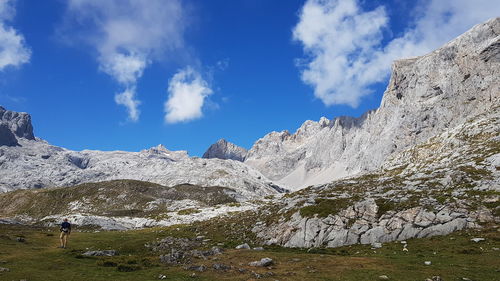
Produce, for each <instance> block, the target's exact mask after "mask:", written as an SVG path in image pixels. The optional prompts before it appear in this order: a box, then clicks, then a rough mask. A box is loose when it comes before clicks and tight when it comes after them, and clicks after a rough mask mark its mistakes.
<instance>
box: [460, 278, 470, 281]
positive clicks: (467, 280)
mask: <svg viewBox="0 0 500 281" xmlns="http://www.w3.org/2000/svg"><path fill="white" fill-rule="evenodd" d="M462 281H472V279H469V278H466V277H463V278H462Z"/></svg>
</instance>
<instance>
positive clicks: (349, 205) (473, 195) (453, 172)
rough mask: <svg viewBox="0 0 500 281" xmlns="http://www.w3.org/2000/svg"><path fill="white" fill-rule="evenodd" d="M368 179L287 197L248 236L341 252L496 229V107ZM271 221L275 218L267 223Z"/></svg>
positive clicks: (499, 115)
mask: <svg viewBox="0 0 500 281" xmlns="http://www.w3.org/2000/svg"><path fill="white" fill-rule="evenodd" d="M493 109H494V110H493V111H492V112H489V113H484V114H481V115H479V116H476V117H474V118H471V119H469V120H468V121H467V122H465V123H464V124H461V125H459V126H457V127H455V128H452V129H450V130H449V131H447V132H445V133H443V134H440V135H437V136H435V137H433V138H431V139H429V140H428V141H426V142H423V143H421V144H419V145H416V146H413V147H411V148H409V149H407V150H404V151H402V152H400V153H398V154H396V155H393V157H392V158H391V159H389V160H388V161H387V162H386V164H385V166H384V170H383V171H381V172H380V173H373V174H366V175H364V176H361V177H354V178H350V179H345V180H341V181H336V182H334V183H331V184H328V185H320V186H316V187H311V188H307V189H304V190H301V191H300V192H295V193H291V194H289V195H286V196H285V197H284V198H283V199H281V200H277V201H276V202H274V203H273V204H272V206H269V207H268V208H267V209H266V208H264V209H263V210H262V211H261V214H259V215H258V216H261V215H262V216H263V217H267V221H265V220H263V221H261V222H260V223H257V225H256V226H255V227H254V228H253V231H254V232H255V233H256V234H257V236H258V237H259V238H260V239H262V240H263V241H264V242H265V243H267V244H278V245H282V246H287V247H338V246H343V245H350V244H356V243H362V244H370V243H383V242H389V241H394V240H406V239H410V238H421V237H430V236H435V235H445V234H448V233H451V232H453V231H457V230H461V229H464V228H476V227H481V224H484V223H493V224H497V223H498V222H500V111H499V109H500V107H498V106H497V107H495V108H493ZM270 214H272V215H270Z"/></svg>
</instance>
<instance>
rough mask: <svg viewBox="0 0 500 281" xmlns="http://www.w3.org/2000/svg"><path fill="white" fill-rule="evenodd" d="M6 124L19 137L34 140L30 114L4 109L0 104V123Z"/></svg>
mask: <svg viewBox="0 0 500 281" xmlns="http://www.w3.org/2000/svg"><path fill="white" fill-rule="evenodd" d="M1 123H3V124H6V125H7V126H8V127H9V129H10V130H11V132H12V133H13V134H14V135H15V136H17V137H19V138H25V139H28V140H34V139H35V136H34V135H33V126H32V125H31V116H30V115H29V114H28V113H24V112H15V111H10V110H6V109H5V108H3V107H1V106H0V124H1Z"/></svg>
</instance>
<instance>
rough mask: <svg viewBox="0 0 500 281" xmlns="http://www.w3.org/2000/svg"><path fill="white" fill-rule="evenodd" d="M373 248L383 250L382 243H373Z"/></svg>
mask: <svg viewBox="0 0 500 281" xmlns="http://www.w3.org/2000/svg"><path fill="white" fill-rule="evenodd" d="M372 248H375V249H379V248H382V243H379V242H374V243H372Z"/></svg>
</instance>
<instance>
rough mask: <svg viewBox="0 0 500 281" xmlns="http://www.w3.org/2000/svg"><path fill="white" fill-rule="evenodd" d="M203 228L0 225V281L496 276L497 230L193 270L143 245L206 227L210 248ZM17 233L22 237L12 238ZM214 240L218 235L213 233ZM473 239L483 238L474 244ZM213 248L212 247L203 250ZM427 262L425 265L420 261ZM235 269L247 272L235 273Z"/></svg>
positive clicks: (272, 251) (276, 251)
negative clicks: (67, 230) (60, 229)
mask: <svg viewBox="0 0 500 281" xmlns="http://www.w3.org/2000/svg"><path fill="white" fill-rule="evenodd" d="M204 227H206V225H202V224H200V225H197V226H193V225H192V226H175V227H168V228H154V229H145V230H134V231H123V232H121V231H109V232H106V231H103V232H78V231H74V232H73V233H72V234H71V237H70V241H69V246H68V249H59V248H57V246H58V233H57V230H56V229H46V228H34V227H26V226H9V225H0V267H6V268H9V269H10V272H3V273H0V280H20V279H27V280H54V281H57V280H96V281H99V280H138V281H141V280H157V278H158V275H159V274H164V275H166V276H167V280H251V275H250V271H255V272H258V273H260V274H264V273H266V272H273V276H270V277H267V278H263V280H301V281H302V280H347V281H353V280H356V281H362V280H377V279H378V276H380V275H387V276H389V277H390V280H425V279H426V278H429V277H431V276H435V275H439V276H441V277H442V278H443V280H461V278H463V277H466V278H470V279H472V280H498V271H499V270H500V252H499V251H495V250H493V248H500V232H498V231H497V230H496V229H489V230H483V231H478V230H474V231H462V232H458V233H454V234H451V235H448V236H442V237H433V238H425V239H410V240H408V249H409V252H403V251H402V245H401V244H400V243H398V242H393V243H384V246H383V247H382V248H381V249H377V250H372V249H371V247H370V246H368V245H353V246H346V247H341V248H334V249H324V248H319V249H309V250H307V249H289V248H282V247H267V248H266V250H265V251H262V252H261V251H251V250H232V247H231V248H230V249H227V250H226V251H225V253H224V254H222V255H219V256H217V257H216V258H217V260H211V259H208V260H202V259H199V260H194V261H193V265H205V266H206V267H207V268H208V269H207V271H205V272H201V273H199V272H196V278H194V279H193V278H192V277H190V276H191V274H192V272H191V271H188V270H185V269H184V268H183V266H165V265H163V264H161V263H160V262H159V259H158V254H157V253H154V252H151V251H150V250H148V249H147V248H146V247H144V244H146V243H148V242H151V241H156V240H157V239H160V238H163V237H165V236H174V237H193V236H195V235H196V234H195V232H200V231H203V230H206V231H205V232H206V237H207V238H209V239H212V242H211V243H213V244H214V245H215V244H216V243H218V241H219V240H218V239H222V238H221V237H222V236H224V233H219V232H217V231H219V230H220V229H216V228H213V229H207V228H204ZM19 236H23V237H25V239H26V242H24V243H21V242H17V241H16V239H15V238H16V237H19ZM217 237H219V238H217ZM472 237H484V238H486V240H485V241H483V242H479V243H475V242H472V241H470V239H471V238H472ZM210 246H212V245H211V244H208V245H206V247H210ZM87 249H94V250H95V249H114V250H117V251H119V253H120V255H118V256H115V257H84V256H82V255H81V254H82V253H83V252H84V251H86V250H87ZM263 257H270V258H272V259H273V260H275V262H276V263H275V265H273V267H272V268H271V269H266V268H252V267H249V266H248V265H247V264H248V262H250V261H254V260H258V259H261V258H263ZM424 261H431V262H432V265H430V266H426V265H424ZM213 263H222V264H226V265H230V266H234V267H235V269H232V270H229V271H228V272H221V271H215V270H213V269H212V268H211V267H212V264H213ZM238 268H244V269H247V270H248V272H247V273H239V272H238V270H237V269H238Z"/></svg>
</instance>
